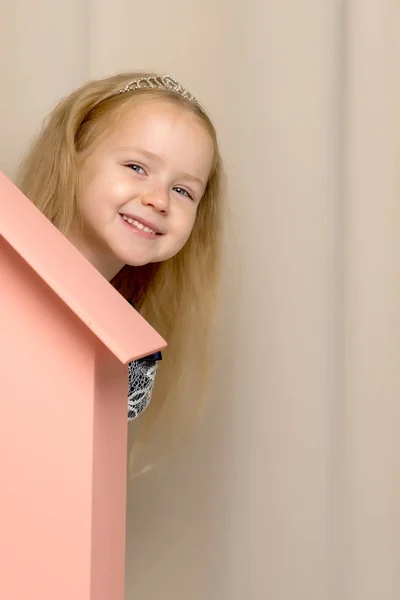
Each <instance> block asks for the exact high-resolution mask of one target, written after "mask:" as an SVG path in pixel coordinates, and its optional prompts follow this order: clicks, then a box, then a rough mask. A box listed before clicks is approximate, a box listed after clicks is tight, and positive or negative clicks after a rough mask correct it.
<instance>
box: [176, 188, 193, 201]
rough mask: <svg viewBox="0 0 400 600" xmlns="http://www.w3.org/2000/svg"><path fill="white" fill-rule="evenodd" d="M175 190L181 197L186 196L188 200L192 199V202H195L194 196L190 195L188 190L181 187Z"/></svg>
mask: <svg viewBox="0 0 400 600" xmlns="http://www.w3.org/2000/svg"><path fill="white" fill-rule="evenodd" d="M174 190H175V191H176V192H177V193H178V194H180V195H181V196H186V197H187V198H190V199H191V200H193V198H192V196H191V195H190V194H189V192H188V191H187V190H184V189H183V188H181V187H175V188H174Z"/></svg>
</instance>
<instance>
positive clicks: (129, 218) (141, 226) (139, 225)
mask: <svg viewBox="0 0 400 600" xmlns="http://www.w3.org/2000/svg"><path fill="white" fill-rule="evenodd" d="M120 215H121V217H122V218H123V220H124V221H126V222H127V223H129V225H131V226H132V227H136V229H138V230H139V231H143V232H144V233H151V234H153V235H163V234H162V232H161V231H160V230H159V229H158V227H157V226H156V225H154V223H151V222H150V221H145V220H144V219H139V218H137V217H135V216H134V215H130V214H127V213H120Z"/></svg>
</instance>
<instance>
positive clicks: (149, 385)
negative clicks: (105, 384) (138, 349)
mask: <svg viewBox="0 0 400 600" xmlns="http://www.w3.org/2000/svg"><path fill="white" fill-rule="evenodd" d="M160 359H161V352H157V353H156V354H154V355H151V356H147V357H146V358H142V359H140V360H134V361H133V362H131V363H129V365H128V421H133V419H136V417H138V416H139V415H140V414H141V413H142V412H143V411H144V410H145V409H146V408H147V407H148V405H149V403H150V400H151V396H152V393H153V387H154V380H155V378H156V372H157V367H158V361H159V360H160Z"/></svg>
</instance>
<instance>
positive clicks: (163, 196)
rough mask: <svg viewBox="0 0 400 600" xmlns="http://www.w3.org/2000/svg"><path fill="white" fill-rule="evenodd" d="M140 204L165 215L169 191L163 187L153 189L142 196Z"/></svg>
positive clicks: (167, 208) (167, 209)
mask: <svg viewBox="0 0 400 600" xmlns="http://www.w3.org/2000/svg"><path fill="white" fill-rule="evenodd" d="M142 204H143V205H144V206H149V207H150V208H154V209H155V210H156V211H158V212H160V213H162V214H164V215H166V214H168V212H169V193H168V190H166V189H164V188H158V189H154V190H152V191H149V192H148V193H147V194H144V195H143V196H142Z"/></svg>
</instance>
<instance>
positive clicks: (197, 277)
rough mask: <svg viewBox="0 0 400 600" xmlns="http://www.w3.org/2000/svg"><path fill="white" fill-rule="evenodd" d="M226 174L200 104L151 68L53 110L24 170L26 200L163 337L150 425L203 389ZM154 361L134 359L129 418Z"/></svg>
mask: <svg viewBox="0 0 400 600" xmlns="http://www.w3.org/2000/svg"><path fill="white" fill-rule="evenodd" d="M221 172H222V168H221V158H220V153H219V150H218V143H217V137H216V133H215V129H214V126H213V125H212V123H211V121H210V119H209V117H208V116H207V114H206V113H205V111H204V109H203V108H202V107H201V105H200V104H199V102H198V101H197V100H196V99H195V97H194V96H193V95H192V94H191V93H190V92H189V91H188V90H186V89H185V88H184V87H183V86H182V85H180V84H179V83H178V82H177V81H175V80H174V79H172V78H171V77H167V76H162V75H155V74H151V73H127V74H121V75H117V76H114V77H111V78H108V79H103V80H100V81H95V82H90V83H88V84H86V85H84V86H83V87H81V88H80V89H78V90H77V91H75V92H74V93H72V94H71V95H70V96H68V97H67V98H66V99H64V100H63V101H62V102H61V103H60V104H59V105H58V106H57V107H56V108H55V109H54V111H53V112H52V113H51V114H50V116H49V118H48V119H47V122H46V123H45V125H44V127H43V130H42V132H41V134H40V135H39V137H38V139H37V140H36V141H35V143H34V145H33V146H32V148H31V150H30V152H29V154H28V156H27V157H26V158H25V160H24V162H23V164H22V165H21V168H20V171H19V175H18V181H17V183H18V185H19V187H20V188H21V190H22V191H23V192H24V193H25V194H26V196H27V197H28V198H30V200H31V201H32V202H33V203H34V204H35V205H36V206H37V207H38V208H39V209H40V210H41V211H42V212H43V213H44V215H46V217H47V218H48V219H49V220H50V221H51V222H52V223H53V224H54V225H55V226H56V227H57V228H58V229H59V230H60V231H61V232H62V233H63V234H64V235H65V236H66V237H67V238H68V239H69V240H70V241H71V243H72V244H73V245H74V246H75V247H76V248H77V249H78V250H79V251H80V252H81V253H82V254H83V255H84V256H85V257H86V258H87V259H88V260H89V261H90V262H91V263H92V264H93V265H94V267H95V268H96V269H98V270H99V271H100V273H102V275H103V276H104V277H105V278H107V279H108V280H109V281H110V283H111V284H112V285H113V286H114V287H115V288H116V289H117V290H118V291H119V292H120V293H121V294H122V295H123V296H124V297H125V298H126V300H127V301H129V302H130V303H131V304H132V305H133V306H134V307H135V308H136V309H137V310H139V311H140V312H141V314H143V316H144V317H145V318H146V319H147V320H148V322H149V323H150V324H151V325H152V326H153V327H154V328H155V329H156V330H157V331H158V332H159V333H160V334H161V335H162V336H163V337H164V339H166V340H167V343H168V348H167V350H166V351H165V352H164V353H163V354H164V356H163V361H162V362H161V363H160V368H159V371H158V374H157V383H156V386H155V389H154V392H153V396H154V397H153V400H152V402H151V403H150V405H149V408H148V409H147V410H146V412H145V413H144V415H143V417H142V419H143V421H144V422H146V425H149V424H152V423H153V422H154V419H155V417H156V416H157V415H158V413H159V411H160V409H161V407H162V405H163V404H165V405H166V407H168V406H169V407H170V408H172V404H173V403H177V401H178V400H179V399H181V400H184V401H185V402H187V401H189V402H190V403H192V402H196V403H198V401H199V399H200V397H201V395H202V393H203V392H204V382H205V378H206V371H207V365H208V358H209V340H210V334H211V326H212V318H213V315H214V309H215V305H216V294H217V287H218V281H219V266H220V249H221V229H222V223H223V210H224V209H223V200H222V194H221V179H222V175H221ZM50 251H51V249H50ZM60 268H68V265H60ZM160 358H161V356H160V355H159V354H157V355H153V356H151V357H148V358H147V359H143V360H141V361H135V362H134V363H132V364H131V365H130V366H129V391H128V398H129V402H128V418H134V417H136V416H137V415H138V414H140V413H141V412H142V411H143V410H144V408H146V407H147V405H148V404H149V400H150V396H151V394H152V382H153V380H154V374H155V367H156V365H157V364H158V359H160ZM192 406H193V408H194V406H195V405H192ZM174 414H175V413H174ZM146 429H147V427H146Z"/></svg>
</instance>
